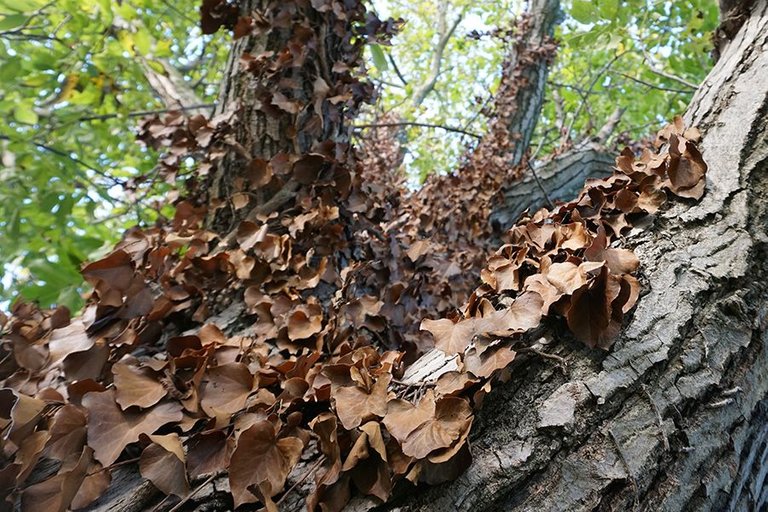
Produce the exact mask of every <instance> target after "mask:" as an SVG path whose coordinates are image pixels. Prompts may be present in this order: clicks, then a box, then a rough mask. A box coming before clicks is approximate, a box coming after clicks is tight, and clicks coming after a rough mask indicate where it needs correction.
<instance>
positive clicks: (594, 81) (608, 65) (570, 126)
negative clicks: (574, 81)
mask: <svg viewBox="0 0 768 512" xmlns="http://www.w3.org/2000/svg"><path fill="white" fill-rule="evenodd" d="M626 54H627V52H626V51H624V52H620V53H617V54H616V55H614V57H613V58H612V59H611V60H609V61H608V62H606V63H605V65H604V66H603V67H602V68H600V70H599V71H598V72H597V74H596V75H595V77H594V78H593V79H592V82H590V84H589V87H588V88H587V91H586V97H587V98H588V97H589V95H590V94H592V89H594V88H595V85H597V82H598V80H600V77H602V76H603V75H604V74H605V73H606V72H607V71H608V70H609V69H610V68H611V66H613V64H614V63H615V62H616V61H617V60H619V58H621V57H622V56H624V55H626ZM587 98H583V99H582V102H581V103H580V104H579V108H577V109H576V112H575V113H574V114H573V117H571V122H570V123H569V124H568V128H567V129H566V130H564V131H563V138H562V141H561V145H564V144H565V143H566V142H567V141H568V140H570V138H571V130H572V129H573V123H575V122H576V119H578V117H579V115H580V114H581V111H582V110H583V109H584V108H585V106H586V103H587Z"/></svg>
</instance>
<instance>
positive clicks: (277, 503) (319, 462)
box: [275, 455, 325, 505]
mask: <svg viewBox="0 0 768 512" xmlns="http://www.w3.org/2000/svg"><path fill="white" fill-rule="evenodd" d="M324 461H325V455H321V456H320V458H319V459H317V462H315V463H314V464H313V465H312V467H311V468H309V469H308V470H307V471H306V472H305V473H304V474H303V475H302V476H301V478H299V479H298V480H297V481H296V482H295V483H294V484H293V485H292V486H291V487H290V488H289V489H288V490H287V491H285V492H284V493H283V495H282V496H280V499H279V500H277V501H276V502H275V504H276V505H280V503H282V502H283V500H284V499H285V497H286V496H288V495H289V494H291V492H293V490H294V489H296V488H297V487H298V486H300V485H301V484H302V483H304V481H305V480H306V479H307V478H309V475H311V474H312V473H314V472H315V470H316V469H317V468H318V467H320V464H322V463H323V462H324Z"/></svg>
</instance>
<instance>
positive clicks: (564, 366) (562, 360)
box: [515, 347, 568, 373]
mask: <svg viewBox="0 0 768 512" xmlns="http://www.w3.org/2000/svg"><path fill="white" fill-rule="evenodd" d="M515 352H517V353H518V354H528V353H530V354H536V355H537V356H539V357H542V358H544V359H550V360H552V361H556V362H557V365H558V366H559V367H561V368H562V370H563V372H564V373H566V372H567V370H568V361H566V360H565V358H563V357H560V356H558V355H556V354H550V353H548V352H544V351H543V350H539V349H537V348H533V347H524V348H520V349H517V350H515Z"/></svg>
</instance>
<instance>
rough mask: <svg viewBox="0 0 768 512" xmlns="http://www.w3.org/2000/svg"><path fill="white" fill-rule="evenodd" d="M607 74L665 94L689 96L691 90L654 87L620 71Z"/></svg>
mask: <svg viewBox="0 0 768 512" xmlns="http://www.w3.org/2000/svg"><path fill="white" fill-rule="evenodd" d="M608 72H609V73H613V74H615V75H621V76H623V77H624V78H627V79H629V80H632V81H633V82H637V83H638V84H641V85H644V86H646V87H650V88H651V89H657V90H659V91H666V92H674V93H678V94H691V93H692V92H693V91H692V90H683V89H672V88H671V87H664V86H663V85H656V84H652V83H651V82H646V81H645V80H641V79H639V78H635V77H633V76H631V75H628V74H626V73H622V72H621V71H613V70H609V71H608Z"/></svg>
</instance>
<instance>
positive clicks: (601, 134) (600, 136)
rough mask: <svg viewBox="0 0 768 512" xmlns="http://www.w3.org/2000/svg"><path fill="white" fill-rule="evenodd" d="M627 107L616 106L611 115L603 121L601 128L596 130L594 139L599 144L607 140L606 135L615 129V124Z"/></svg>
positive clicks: (608, 135) (616, 124)
mask: <svg viewBox="0 0 768 512" xmlns="http://www.w3.org/2000/svg"><path fill="white" fill-rule="evenodd" d="M626 110H627V109H625V108H622V107H616V109H615V110H614V111H613V113H611V115H610V116H609V117H608V120H607V121H606V122H605V124H604V125H603V127H602V128H600V130H599V131H598V132H597V135H595V137H594V140H595V141H596V142H598V143H600V144H605V141H607V140H608V137H610V136H611V134H612V133H613V131H614V130H615V129H616V126H618V124H619V121H621V116H623V115H624V112H625V111H626Z"/></svg>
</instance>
